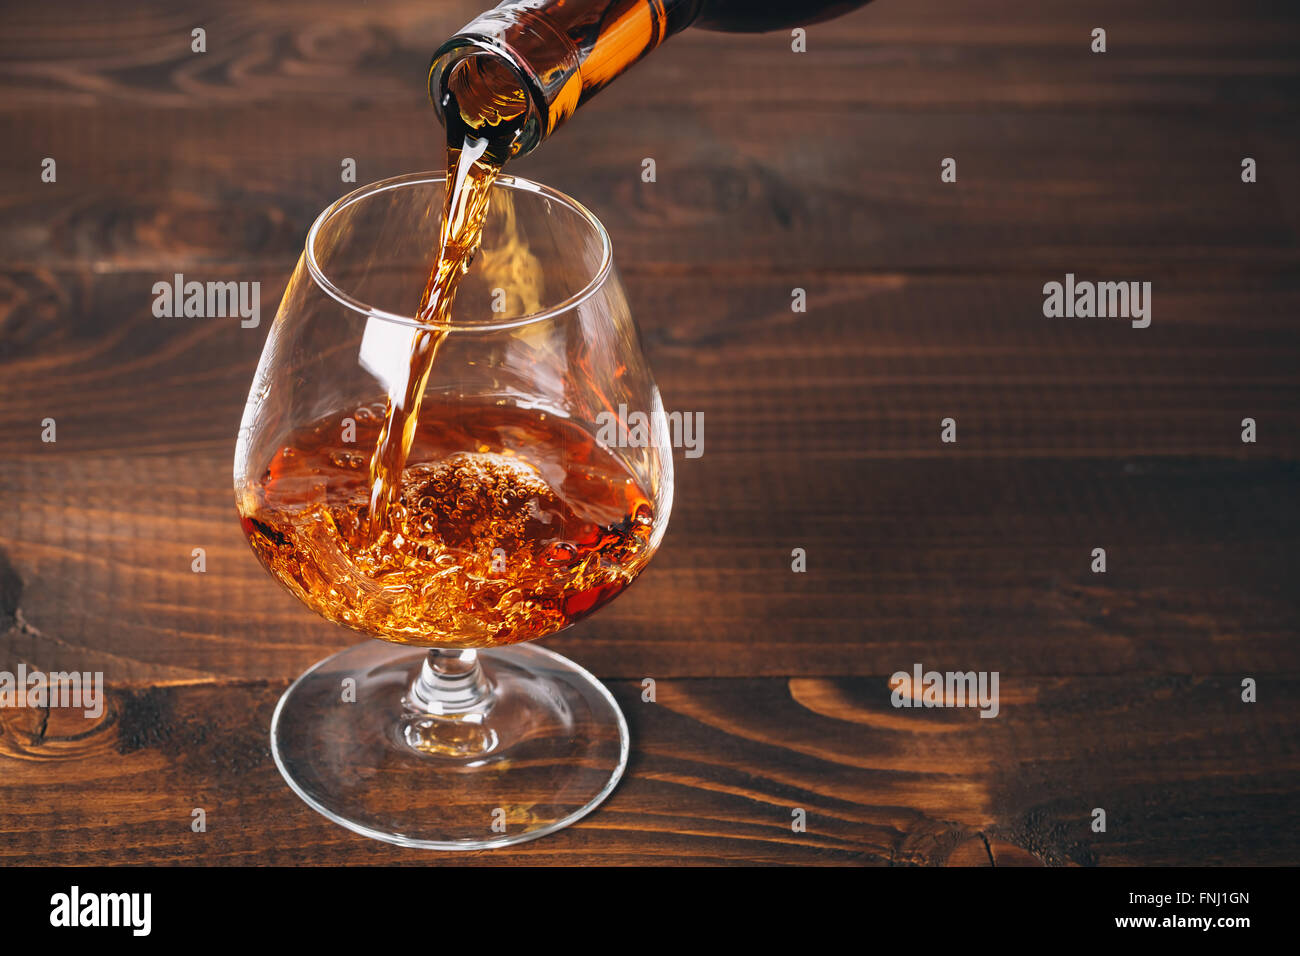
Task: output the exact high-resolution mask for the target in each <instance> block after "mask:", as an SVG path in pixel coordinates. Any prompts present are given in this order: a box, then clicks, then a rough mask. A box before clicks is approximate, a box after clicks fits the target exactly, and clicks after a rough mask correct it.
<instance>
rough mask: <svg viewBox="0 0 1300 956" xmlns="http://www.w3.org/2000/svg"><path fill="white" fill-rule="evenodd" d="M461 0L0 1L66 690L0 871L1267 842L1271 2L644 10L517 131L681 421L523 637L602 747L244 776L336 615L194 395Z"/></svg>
mask: <svg viewBox="0 0 1300 956" xmlns="http://www.w3.org/2000/svg"><path fill="white" fill-rule="evenodd" d="M481 5H482V0H475V2H455V3H439V2H437V0H388V2H380V0H369V2H354V0H311V2H306V0H287V2H280V3H264V2H251V0H237V2H225V3H217V2H197V0H185V2H175V0H130V2H122V3H112V4H107V3H103V2H81V0H77V2H69V0H51V2H46V3H39V4H23V5H21V6H20V5H15V4H10V5H6V6H5V8H4V10H3V13H0V140H2V141H3V142H4V144H5V148H4V149H3V150H0V209H2V212H0V215H3V222H4V228H3V230H2V231H0V254H2V257H0V350H2V352H0V435H2V436H3V437H2V438H0V508H2V509H3V514H4V520H3V522H2V523H0V669H8V670H10V671H14V670H15V669H16V668H17V666H18V665H19V664H20V663H25V664H26V665H27V666H28V667H29V668H39V669H43V670H45V671H51V670H68V669H76V670H86V671H102V672H103V673H104V675H105V679H106V680H107V682H108V684H109V687H110V704H109V708H108V710H107V712H106V713H105V715H104V716H103V717H102V718H101V719H100V720H99V721H97V722H96V721H87V720H86V719H84V718H83V717H81V716H80V715H79V714H77V715H75V716H72V715H70V714H69V713H68V712H67V711H62V710H58V709H54V710H40V709H30V708H26V709H12V708H10V709H3V710H0V862H3V863H5V864H15V863H27V864H72V863H135V864H140V863H211V864H234V863H240V864H247V863H275V864H288V863H345V862H346V863H358V862H360V863H381V862H394V861H398V862H416V863H435V864H444V863H447V862H449V861H452V860H454V861H456V862H474V863H503V862H528V863H563V864H586V863H645V862H650V863H656V862H661V863H741V862H745V863H797V864H807V863H816V864H853V863H867V864H975V865H989V864H995V865H1004V864H1048V865H1060V864H1065V865H1074V864H1078V865H1094V864H1101V865H1115V864H1168V863H1215V864H1229V863H1231V864H1259V863H1263V864H1279V863H1291V864H1294V863H1297V862H1300V852H1297V836H1296V833H1297V825H1298V824H1300V800H1297V790H1300V731H1298V730H1297V726H1298V724H1300V646H1298V645H1297V625H1298V624H1300V599H1298V597H1297V587H1296V560H1295V558H1296V548H1297V544H1298V543H1300V503H1298V500H1297V479H1298V478H1300V468H1298V462H1300V428H1298V427H1297V426H1298V425H1300V401H1297V399H1300V375H1298V374H1297V364H1298V363H1297V359H1298V358H1300V333H1298V331H1297V329H1298V328H1300V326H1298V325H1297V318H1298V316H1297V309H1298V308H1300V272H1298V270H1297V265H1298V264H1300V255H1298V254H1297V247H1298V242H1300V122H1298V120H1300V108H1298V105H1297V104H1300V57H1298V56H1297V53H1298V51H1300V15H1297V12H1296V11H1295V8H1294V4H1291V3H1284V2H1277V0H1272V2H1271V0H1243V2H1241V3H1234V4H1225V3H1222V2H1219V0H1216V2H1205V0H1195V2H1186V0H1149V2H1146V3H1143V4H1133V3H1131V2H1128V0H1087V2H1086V3H1077V2H1071V0H1051V2H1045V0H1036V2H1029V0H1020V2H1013V0H990V2H985V3H981V4H972V3H968V2H965V0H877V2H876V3H874V4H871V5H870V6H868V7H866V8H864V9H862V10H859V11H857V12H855V13H852V14H850V15H848V16H845V17H843V18H842V19H839V20H835V21H833V22H830V23H825V24H820V25H816V26H813V27H811V28H810V29H809V30H808V41H807V42H808V51H807V52H806V53H803V54H796V53H793V52H791V50H790V37H789V35H788V34H782V33H777V34H771V35H764V36H721V35H715V34H708V33H704V32H699V31H696V32H688V33H687V34H683V35H682V36H680V37H677V38H675V39H673V40H672V41H670V43H669V44H668V45H666V46H665V47H664V48H662V49H661V50H659V51H658V52H656V53H655V54H654V55H653V56H652V57H650V58H649V59H648V60H647V61H646V62H644V63H643V64H641V65H639V66H638V67H636V69H635V70H634V71H633V72H632V73H631V74H629V75H628V76H627V77H625V78H623V79H622V80H620V81H619V82H618V83H616V84H614V85H613V86H612V87H611V88H610V89H609V90H607V91H606V92H604V93H602V94H601V95H600V96H599V97H597V98H596V99H595V100H593V101H592V102H591V103H590V104H589V105H588V106H586V107H585V108H584V109H583V110H582V111H581V112H580V114H579V115H578V116H577V117H576V118H575V119H574V120H573V121H572V122H571V123H570V125H569V126H568V127H566V128H565V129H564V130H562V131H561V132H560V133H559V134H557V136H556V137H555V139H554V140H553V141H551V142H550V143H548V144H547V145H545V146H544V147H543V148H542V149H541V150H539V151H538V152H537V153H536V154H534V155H532V156H529V157H527V158H525V159H524V160H522V161H520V162H519V163H518V165H517V169H516V170H515V171H516V172H518V173H519V174H521V175H525V176H529V177H531V178H534V179H538V180H541V181H543V182H546V183H548V184H551V185H553V186H556V187H558V188H560V189H562V190H564V191H566V192H569V193H571V194H572V195H574V196H575V197H577V198H579V199H580V200H581V201H583V202H584V203H586V204H588V205H589V206H590V207H591V208H592V209H593V210H594V211H595V212H596V213H597V214H598V215H599V216H600V217H601V218H602V219H603V220H604V221H605V223H606V224H607V225H608V227H609V229H610V232H611V234H612V236H613V239H614V245H615V251H616V256H617V261H618V264H619V267H620V269H621V271H622V274H623V277H624V280H625V282H626V284H627V286H628V290H629V295H630V298H631V302H632V305H633V308H634V312H635V314H636V315H637V316H638V319H639V322H640V324H641V327H642V330H643V333H644V338H645V343H646V346H647V349H648V352H649V356H650V360H651V362H652V364H653V366H654V368H655V370H656V374H657V377H658V380H659V383H660V386H661V388H662V391H663V394H664V396H665V402H666V404H667V406H668V407H669V408H670V409H675V410H681V411H690V412H696V411H698V412H702V413H703V415H704V421H705V426H706V428H705V436H704V437H705V445H704V454H703V456H702V457H700V458H698V459H686V458H684V457H680V456H679V457H678V460H677V494H676V504H675V508H674V512H673V516H672V521H671V525H670V527H669V530H668V534H667V537H666V539H665V541H664V544H663V547H662V549H661V550H660V552H659V554H658V555H657V556H656V558H655V559H654V561H653V563H652V565H651V567H650V569H649V570H648V571H647V572H646V574H645V575H644V576H643V577H642V579H641V580H640V581H639V582H638V583H637V584H636V585H635V586H634V587H633V588H632V589H631V590H630V591H628V592H627V593H626V594H625V595H624V596H622V597H621V598H619V600H617V601H616V602H614V603H613V604H612V605H611V606H609V607H608V608H606V609H604V610H603V611H601V612H600V613H599V614H597V615H595V616H594V617H593V618H591V619H589V620H588V621H585V622H583V623H582V624H580V625H579V626H577V627H575V628H574V629H572V631H570V632H567V633H565V634H563V635H560V636H558V637H556V638H553V639H551V640H549V641H547V642H546V646H548V647H551V648H553V649H555V650H557V651H559V652H561V653H564V654H566V655H568V656H571V657H572V658H574V659H575V660H577V661H578V662H580V663H582V664H584V665H585V666H587V667H588V668H590V669H592V670H593V671H594V672H595V673H596V674H597V675H598V676H600V677H602V678H603V679H605V681H606V682H607V683H608V685H609V686H610V688H611V689H612V690H613V692H614V694H615V696H616V697H617V698H618V699H619V701H620V702H621V704H622V706H623V707H624V709H625V711H626V713H627V716H628V719H629V722H630V724H631V729H632V735H633V745H632V758H631V764H630V768H629V772H628V774H627V777H626V778H625V780H624V781H623V783H622V784H621V785H620V787H619V788H618V790H617V791H616V792H615V793H614V795H613V796H612V797H611V798H610V799H609V800H608V802H607V803H606V804H605V805H604V806H603V807H602V808H601V809H599V810H598V811H597V812H596V813H594V814H593V815H592V816H590V817H588V818H587V819H585V820H583V821H582V822H581V823H579V824H578V825H576V826H574V827H572V828H570V829H568V830H565V831H563V832H561V833H558V834H555V835H553V836H550V837H547V838H545V839H542V840H539V841H536V842H533V843H528V844H524V845H522V846H520V847H518V848H516V849H512V850H509V851H498V852H492V853H480V854H458V855H454V856H448V855H440V854H431V853H427V852H420V851H413V850H401V849H397V848H395V847H391V846H387V845H384V844H380V843H377V842H372V841H368V840H365V839H363V838H361V837H359V836H355V835H353V834H351V833H349V832H347V831H345V830H343V829H341V828H339V827H337V826H335V825H333V824H331V823H329V822H327V821H326V820H325V819H324V818H323V817H320V816H318V815H317V814H316V813H315V812H313V811H312V810H310V809H309V808H308V807H307V806H306V805H304V804H303V803H301V802H300V801H299V800H298V798H297V797H295V796H294V795H293V794H292V793H291V792H290V791H289V789H288V788H287V787H286V786H285V784H284V783H283V781H282V780H281V778H280V776H279V774H278V773H277V771H276V769H275V767H274V765H273V764H272V762H271V758H270V755H269V751H268V738H267V730H268V725H269V721H270V716H271V712H272V709H273V708H274V706H275V702H276V700H277V698H278V696H279V694H280V693H281V692H282V691H283V690H284V688H285V687H286V686H287V684H288V683H289V682H290V681H291V680H292V679H293V678H294V677H295V676H296V675H297V674H298V673H300V672H301V671H302V670H304V669H305V668H307V667H308V666H309V665H311V664H312V663H313V662H315V661H316V660H318V659H320V658H321V657H323V656H325V655H326V654H328V653H332V652H333V651H335V650H337V649H340V648H342V647H344V646H347V645H348V644H350V643H354V642H355V636H354V635H353V634H352V633H351V632H347V631H344V630H343V629H341V628H338V627H335V626H333V625H329V624H326V623H324V622H323V621H321V620H319V619H317V618H316V617H314V616H313V615H312V614H311V613H310V612H308V611H307V610H305V609H304V608H303V607H301V606H300V605H299V604H298V603H297V602H296V601H295V600H294V598H292V597H291V596H290V595H288V594H287V593H286V592H285V591H283V590H282V589H281V588H280V587H279V586H278V585H277V584H276V583H275V582H274V581H273V580H272V579H271V578H270V577H269V576H268V575H267V574H266V573H265V572H264V571H263V570H262V568H261V567H260V566H259V565H258V563H257V561H256V560H255V558H254V557H253V555H252V553H251V552H250V550H249V548H248V546H247V544H246V543H245V541H244V539H243V537H242V534H241V532H240V530H239V526H238V522H237V520H236V517H235V511H234V504H233V499H232V494H231V477H230V476H231V457H232V452H233V446H234V437H235V432H236V429H237V427H238V424H239V418H240V413H241V410H242V406H243V403H244V399H245V397H246V394H247V389H248V386H249V383H250V381H251V378H252V374H253V369H254V367H255V365H256V362H257V357H258V354H259V351H260V349H261V347H262V343H263V340H264V338H265V334H266V329H267V327H268V326H269V323H270V318H271V315H272V312H273V309H274V305H275V303H277V302H278V301H279V296H280V293H281V291H282V289H283V287H284V283H285V281H286V280H287V278H288V275H289V273H290V270H291V269H292V268H293V265H294V262H295V260H296V258H297V256H298V254H299V252H300V250H301V246H302V242H303V239H304V236H305V233H306V229H307V227H308V226H309V225H310V223H311V221H312V219H313V218H314V217H315V215H316V214H317V213H318V212H319V210H320V209H321V208H323V207H324V206H325V205H326V204H328V203H329V202H330V201H332V200H333V199H334V198H336V197H337V196H338V195H340V194H341V193H343V192H346V191H348V190H350V189H351V188H353V187H352V185H350V184H345V183H343V182H341V181H340V167H341V163H342V161H343V159H344V158H347V157H351V158H353V159H355V160H356V165H357V170H358V173H357V178H358V182H368V181H371V180H375V179H379V178H383V177H386V176H391V175H395V174H399V173H402V172H408V171H412V170H418V169H426V168H433V167H437V166H440V165H441V162H440V159H439V143H440V135H441V130H440V128H439V127H438V126H437V124H436V121H435V119H434V117H433V115H432V113H431V111H430V110H429V108H428V106H427V103H426V101H425V97H424V92H423V89H422V82H423V73H424V68H425V65H426V62H427V58H428V55H429V53H430V52H431V50H432V49H433V47H434V46H436V45H437V44H438V43H439V42H441V40H442V39H444V38H445V37H446V36H447V35H449V34H450V33H452V32H453V31H454V30H455V29H456V28H458V27H459V26H460V25H461V24H463V23H464V22H466V21H467V20H468V19H469V18H470V17H471V15H472V14H474V13H475V12H477V10H478V9H479V8H480V7H481ZM194 27H203V28H204V29H205V30H206V32H207V52H206V53H203V54H195V53H192V52H191V50H190V31H191V29H192V28H194ZM1095 27H1103V28H1105V29H1106V31H1107V42H1108V51H1107V52H1106V53H1104V54H1095V53H1092V52H1091V51H1090V44H1091V42H1092V39H1091V32H1092V30H1093V28H1095ZM45 157H52V158H54V159H55V160H56V163H57V167H56V168H57V180H56V181H55V182H53V183H44V182H42V180H41V164H42V160H43V159H44V158H45ZM646 157H652V158H654V159H655V160H656V166H657V181H656V182H654V183H644V182H642V180H641V176H640V173H641V168H642V160H643V159H644V158H646ZM945 157H952V158H955V159H956V160H957V172H958V179H957V182H955V183H943V182H941V181H940V175H939V174H940V163H941V161H942V160H943V159H944V158H945ZM1243 157H1251V158H1253V159H1255V160H1256V162H1257V164H1258V181H1257V182H1255V183H1250V184H1247V183H1243V182H1242V179H1241V162H1242V159H1243ZM177 272H179V273H183V274H184V275H185V276H186V278H187V279H198V280H200V281H209V280H218V279H221V280H236V281H260V282H261V283H262V301H263V308H264V312H265V315H264V319H263V322H262V325H261V326H260V327H259V328H256V329H245V328H241V327H240V325H239V322H238V320H237V319H159V318H155V317H154V316H153V314H152V302H153V293H152V291H151V289H152V286H153V284H154V283H155V282H157V281H160V280H169V279H170V277H171V276H172V275H173V274H174V273H177ZM1066 273H1074V274H1076V275H1077V276H1079V277H1080V278H1081V279H1093V280H1139V281H1150V282H1151V283H1152V287H1153V299H1152V323H1151V325H1150V327H1149V328H1146V329H1134V328H1132V327H1131V326H1130V323H1129V322H1127V321H1124V320H1116V319H1065V318H1046V317H1044V315H1043V309H1042V306H1043V293H1042V286H1043V284H1044V283H1045V282H1048V281H1052V280H1057V281H1060V280H1063V279H1064V276H1065V274H1066ZM796 287H798V288H803V289H805V290H806V291H807V302H808V309H807V312H806V313H802V314H800V313H795V312H792V310H791V307H790V303H791V290H792V289H793V288H796ZM948 417H951V418H953V419H955V420H956V422H957V428H958V433H957V435H958V440H957V442H956V443H955V444H948V443H943V442H941V441H940V421H941V419H944V418H948ZM1246 417H1250V418H1253V419H1255V421H1256V423H1257V435H1258V440H1257V441H1256V442H1255V443H1253V444H1247V443H1243V441H1242V438H1241V431H1242V425H1241V422H1242V419H1243V418H1246ZM46 418H53V419H55V421H56V423H57V433H56V434H57V441H56V442H54V443H48V442H43V441H42V437H41V433H42V421H43V420H44V419H46ZM198 547H201V548H203V549H205V551H206V562H207V570H206V572H205V573H202V574H199V573H194V572H193V571H192V570H191V560H192V558H191V553H192V551H193V549H194V548H198ZM1099 547H1100V548H1105V550H1106V555H1107V571H1106V573H1104V574H1096V573H1093V572H1092V571H1091V569H1090V565H1091V563H1092V551H1093V549H1094V548H1099ZM794 548H804V549H806V552H807V572H806V573H802V574H798V573H793V572H792V570H791V551H792V549H794ZM914 663H921V664H922V665H923V666H924V667H925V668H926V669H936V670H941V671H942V670H962V671H964V670H987V671H997V672H998V673H999V674H1000V681H1001V683H1000V692H1001V701H1000V707H1001V710H1000V713H999V715H998V717H997V718H996V719H993V720H983V719H980V718H979V716H978V713H977V712H976V711H975V710H960V709H938V710H934V709H930V710H900V709H895V708H894V707H892V706H891V704H890V692H889V686H888V676H889V675H890V674H892V673H893V672H895V671H898V670H910V669H911V668H912V666H913V664H914ZM646 677H653V678H654V679H655V680H656V681H657V700H656V701H655V702H654V703H645V702H643V701H642V699H641V681H642V679H643V678H646ZM1245 678H1253V679H1254V680H1255V681H1256V682H1257V687H1258V701H1257V702H1256V703H1245V702H1243V701H1242V699H1241V695H1242V681H1243V679H1245ZM195 807H202V808H204V809H205V810H206V813H207V824H208V829H207V832H205V833H194V832H192V831H191V826H190V824H191V811H192V809H193V808H195ZM796 807H800V808H804V809H805V810H806V811H807V815H808V817H807V818H808V828H807V832H805V833H797V832H792V828H791V811H792V808H796ZM1097 807H1100V808H1103V809H1105V810H1106V813H1107V828H1106V831H1105V832H1104V833H1099V832H1093V830H1092V828H1091V825H1090V824H1091V823H1092V819H1093V818H1092V811H1093V809H1094V808H1097Z"/></svg>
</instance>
